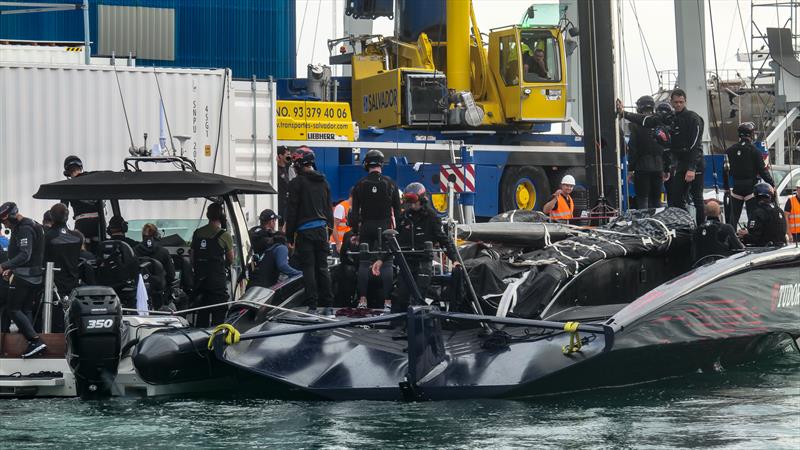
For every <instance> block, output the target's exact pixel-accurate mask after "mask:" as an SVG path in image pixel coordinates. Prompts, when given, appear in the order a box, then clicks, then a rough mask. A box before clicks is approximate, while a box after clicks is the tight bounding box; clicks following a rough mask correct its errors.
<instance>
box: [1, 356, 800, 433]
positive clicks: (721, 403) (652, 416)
mask: <svg viewBox="0 0 800 450" xmlns="http://www.w3.org/2000/svg"><path fill="white" fill-rule="evenodd" d="M586 376H587V377H590V376H592V375H591V373H587V374H586ZM222 447H226V448H291V449H295V448H415V449H416V448H436V449H444V448H492V449H494V448H570V447H573V448H576V447H579V448H582V449H589V448H653V449H662V448H663V449H665V448H746V449H751V448H752V449H765V448H769V449H782V448H785V449H797V448H800V356H798V355H797V354H796V353H793V354H788V355H782V356H781V357H776V358H773V359H770V360H769V361H761V362H759V363H754V364H749V365H746V366H742V367H736V368H731V369H727V370H723V371H722V372H720V373H703V374H701V373H698V374H693V375H690V376H686V377H680V378H673V379H668V380H661V381H658V382H654V383H649V384H643V385H637V386H628V387H623V388H615V389H602V390H595V391H591V392H579V393H573V394H562V395H557V396H548V397H538V398H532V399H522V400H468V401H448V402H431V403H390V402H340V403H335V402H286V401H277V400H268V399H253V398H247V397H246V396H237V397H232V396H218V397H216V398H208V397H203V398H197V397H184V398H166V399H125V398H123V399H109V400H103V401H87V402H84V401H81V400H78V399H37V400H0V448H3V449H6V448H8V449H11V448H14V449H20V448H48V449H52V448H82V449H83V448H93V449H95V448H96V449H105V448H121V449H123V448H124V449H128V448H222Z"/></svg>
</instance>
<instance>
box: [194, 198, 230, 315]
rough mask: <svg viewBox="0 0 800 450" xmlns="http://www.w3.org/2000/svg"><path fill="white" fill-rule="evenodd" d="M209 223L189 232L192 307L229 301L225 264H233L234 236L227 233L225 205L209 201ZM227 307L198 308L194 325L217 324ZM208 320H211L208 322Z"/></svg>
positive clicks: (226, 266) (207, 210) (207, 214)
mask: <svg viewBox="0 0 800 450" xmlns="http://www.w3.org/2000/svg"><path fill="white" fill-rule="evenodd" d="M206 217H207V218H208V224H207V225H205V226H202V227H200V228H198V229H196V230H195V231H194V234H193V235H192V248H191V253H190V256H191V259H192V268H193V269H194V289H193V290H192V296H193V297H194V305H195V307H199V306H210V305H217V304H220V303H225V302H227V301H228V289H227V286H228V269H227V268H228V267H229V266H230V265H231V264H232V263H233V237H232V236H231V234H230V233H229V232H228V230H227V229H226V228H227V218H226V217H225V208H224V206H222V204H221V203H212V204H210V205H208V208H207V209H206ZM225 311H227V308H226V307H225V306H224V305H222V306H217V307H214V308H206V309H201V310H199V311H198V312H197V315H196V316H195V326H196V327H203V328H205V327H208V326H209V325H212V326H213V325H217V324H220V323H222V321H223V320H225ZM209 319H210V320H211V322H209Z"/></svg>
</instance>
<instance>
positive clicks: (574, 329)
mask: <svg viewBox="0 0 800 450" xmlns="http://www.w3.org/2000/svg"><path fill="white" fill-rule="evenodd" d="M578 325H580V322H567V323H565V324H564V331H566V332H567V333H569V344H568V345H565V346H564V347H563V348H562V349H561V350H562V351H563V352H564V354H565V355H571V354H573V353H575V352H579V351H581V347H582V346H583V343H582V342H581V336H580V335H579V334H578Z"/></svg>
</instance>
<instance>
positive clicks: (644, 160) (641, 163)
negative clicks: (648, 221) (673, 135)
mask: <svg viewBox="0 0 800 450" xmlns="http://www.w3.org/2000/svg"><path fill="white" fill-rule="evenodd" d="M630 131H631V135H630V140H629V141H628V151H629V153H628V170H630V171H631V172H634V174H633V186H634V188H635V189H636V202H635V205H636V208H637V209H647V208H658V207H659V206H661V188H662V187H663V186H664V182H663V174H664V172H666V171H668V168H665V167H664V147H662V146H661V145H659V143H658V142H657V141H656V139H655V137H653V130H652V129H650V128H645V127H643V126H641V125H639V124H636V123H631V125H630Z"/></svg>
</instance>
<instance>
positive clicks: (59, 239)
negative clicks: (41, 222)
mask: <svg viewBox="0 0 800 450" xmlns="http://www.w3.org/2000/svg"><path fill="white" fill-rule="evenodd" d="M83 239H84V238H83V234H81V232H80V231H76V230H70V229H69V228H67V227H66V226H53V227H52V228H50V229H48V230H47V232H46V233H45V235H44V241H45V244H44V260H45V261H47V262H50V261H52V262H53V263H54V265H55V267H56V268H57V269H58V271H56V272H55V273H54V274H53V281H55V283H56V287H57V288H58V291H59V292H60V293H61V294H68V293H69V292H66V291H68V290H72V289H74V288H75V287H76V286H77V285H78V283H79V281H80V276H81V270H80V255H81V247H82V246H83Z"/></svg>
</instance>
